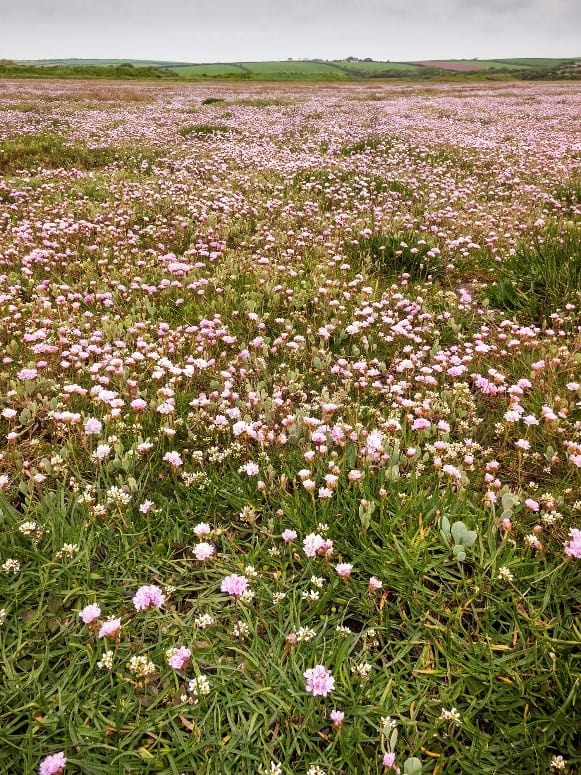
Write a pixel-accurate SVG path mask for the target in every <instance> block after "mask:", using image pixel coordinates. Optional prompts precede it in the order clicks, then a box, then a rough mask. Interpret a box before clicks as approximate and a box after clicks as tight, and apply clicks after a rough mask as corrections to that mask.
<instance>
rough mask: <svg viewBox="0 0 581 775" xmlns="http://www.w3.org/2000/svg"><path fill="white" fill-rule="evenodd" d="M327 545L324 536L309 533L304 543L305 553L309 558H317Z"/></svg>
mask: <svg viewBox="0 0 581 775" xmlns="http://www.w3.org/2000/svg"><path fill="white" fill-rule="evenodd" d="M324 545H325V539H324V538H323V536H320V535H318V534H317V533H309V535H308V536H307V537H306V538H305V540H304V541H303V551H304V553H305V554H306V555H307V557H315V556H316V555H317V552H319V551H320V550H321V549H322V548H323V546H324Z"/></svg>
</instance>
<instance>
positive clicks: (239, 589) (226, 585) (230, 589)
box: [220, 573, 248, 597]
mask: <svg viewBox="0 0 581 775" xmlns="http://www.w3.org/2000/svg"><path fill="white" fill-rule="evenodd" d="M247 587H248V579H247V578H246V576H239V575H238V574H236V573H233V574H232V575H231V576H226V578H225V579H223V580H222V585H221V587H220V590H221V591H222V592H227V593H228V594H229V595H232V597H240V595H243V594H244V593H245V592H246V589H247Z"/></svg>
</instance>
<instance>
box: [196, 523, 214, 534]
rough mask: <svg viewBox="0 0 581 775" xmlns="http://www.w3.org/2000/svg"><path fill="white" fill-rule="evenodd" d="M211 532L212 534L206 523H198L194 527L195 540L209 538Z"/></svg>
mask: <svg viewBox="0 0 581 775" xmlns="http://www.w3.org/2000/svg"><path fill="white" fill-rule="evenodd" d="M211 532H212V528H211V527H210V525H208V523H207V522H199V523H198V524H197V525H196V526H195V527H194V535H195V536H196V537H197V538H202V537H203V536H209V535H210V533H211Z"/></svg>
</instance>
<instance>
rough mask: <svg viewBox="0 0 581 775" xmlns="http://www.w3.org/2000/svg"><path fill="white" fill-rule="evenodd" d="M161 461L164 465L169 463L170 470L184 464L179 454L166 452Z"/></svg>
mask: <svg viewBox="0 0 581 775" xmlns="http://www.w3.org/2000/svg"><path fill="white" fill-rule="evenodd" d="M163 460H164V462H165V463H169V464H170V466H171V467H172V468H179V467H180V466H183V464H184V461H183V460H182V456H181V455H180V453H179V452H166V453H165V455H164V456H163Z"/></svg>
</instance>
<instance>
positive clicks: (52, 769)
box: [38, 751, 67, 775]
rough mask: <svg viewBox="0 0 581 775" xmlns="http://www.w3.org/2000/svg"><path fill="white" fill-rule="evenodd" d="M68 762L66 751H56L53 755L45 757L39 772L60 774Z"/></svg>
mask: <svg viewBox="0 0 581 775" xmlns="http://www.w3.org/2000/svg"><path fill="white" fill-rule="evenodd" d="M66 763H67V760H66V759H65V755H64V753H63V752H62V751H59V753H54V754H53V755H52V756H47V757H46V758H44V759H43V760H42V761H41V763H40V767H39V768H38V772H39V773H40V775H59V773H61V772H63V770H64V768H65V765H66Z"/></svg>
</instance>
